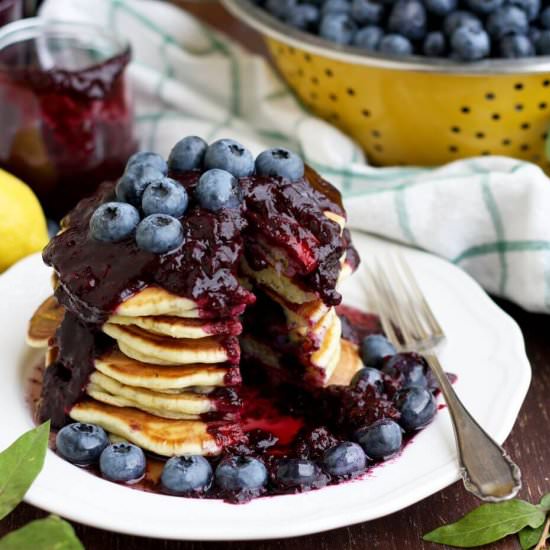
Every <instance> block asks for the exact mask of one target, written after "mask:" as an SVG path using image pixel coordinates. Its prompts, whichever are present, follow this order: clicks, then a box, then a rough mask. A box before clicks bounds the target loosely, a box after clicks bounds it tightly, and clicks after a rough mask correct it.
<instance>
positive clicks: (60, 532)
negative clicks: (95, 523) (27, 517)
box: [0, 516, 84, 550]
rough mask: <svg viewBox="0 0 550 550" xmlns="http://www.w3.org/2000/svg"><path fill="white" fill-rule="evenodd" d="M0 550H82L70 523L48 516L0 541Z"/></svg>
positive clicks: (32, 522) (82, 547)
mask: <svg viewBox="0 0 550 550" xmlns="http://www.w3.org/2000/svg"><path fill="white" fill-rule="evenodd" d="M0 550H84V546H82V543H81V542H80V541H79V540H78V538H77V536H76V535H75V532H74V529H73V528H72V527H71V525H70V523H67V522H66V521H64V520H62V519H61V518H58V517H57V516H49V517H47V518H45V519H37V520H35V521H31V522H30V523H28V524H27V525H25V526H24V527H21V529H18V530H17V531H13V533H9V534H8V535H6V536H5V537H4V538H3V539H0Z"/></svg>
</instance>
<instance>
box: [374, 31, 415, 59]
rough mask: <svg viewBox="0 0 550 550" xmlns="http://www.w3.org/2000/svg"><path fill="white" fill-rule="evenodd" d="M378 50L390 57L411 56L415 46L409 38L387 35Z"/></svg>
mask: <svg viewBox="0 0 550 550" xmlns="http://www.w3.org/2000/svg"><path fill="white" fill-rule="evenodd" d="M378 50H379V51H380V52H381V53H385V54H389V55H411V54H412V53H413V46H412V44H411V41H410V40H409V39H408V38H405V37H404V36H401V35H400V34H386V36H384V37H382V40H380V44H379V45H378Z"/></svg>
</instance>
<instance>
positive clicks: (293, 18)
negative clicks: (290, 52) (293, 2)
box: [284, 4, 321, 31]
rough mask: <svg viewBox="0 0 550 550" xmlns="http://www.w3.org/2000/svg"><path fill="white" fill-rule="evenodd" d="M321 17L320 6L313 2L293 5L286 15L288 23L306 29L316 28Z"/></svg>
mask: <svg viewBox="0 0 550 550" xmlns="http://www.w3.org/2000/svg"><path fill="white" fill-rule="evenodd" d="M320 18H321V13H320V12H319V8H318V7H317V6H314V5H313V4H299V5H297V6H292V7H291V8H290V9H289V10H288V12H287V13H286V14H285V16H284V20H285V22H286V23H288V24H289V25H292V26H293V27H296V28H297V29H301V30H304V31H311V30H314V29H316V28H317V25H318V24H319V19H320Z"/></svg>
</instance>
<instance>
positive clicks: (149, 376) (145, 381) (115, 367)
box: [94, 350, 240, 391]
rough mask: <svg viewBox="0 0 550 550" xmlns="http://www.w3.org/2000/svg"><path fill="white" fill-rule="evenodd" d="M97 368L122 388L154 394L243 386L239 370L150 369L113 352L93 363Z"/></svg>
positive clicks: (203, 367) (207, 367) (199, 367)
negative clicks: (138, 388) (141, 389)
mask: <svg viewBox="0 0 550 550" xmlns="http://www.w3.org/2000/svg"><path fill="white" fill-rule="evenodd" d="M94 366H95V368H96V369H97V370H98V371H100V372H102V373H103V374H105V375H107V376H109V377H110V378H113V379H114V380H117V381H118V382H120V383H121V384H126V385H128V386H137V387H142V388H148V389H150V390H155V391H169V390H182V389H185V388H191V387H199V386H208V387H224V386H234V385H238V384H239V383H240V376H239V375H238V370H237V369H236V368H230V367H229V366H214V365H201V364H191V365H184V366H181V365H178V366H166V365H151V364H147V363H142V362H140V361H136V360H135V359H131V358H129V357H127V356H126V355H124V354H123V353H121V352H120V351H119V350H111V351H109V352H107V353H105V354H103V355H101V356H100V357H96V359H95V361H94Z"/></svg>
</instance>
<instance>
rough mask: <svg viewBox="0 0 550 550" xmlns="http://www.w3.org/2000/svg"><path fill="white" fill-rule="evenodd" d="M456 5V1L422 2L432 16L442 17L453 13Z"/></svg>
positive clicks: (432, 0) (425, 0)
mask: <svg viewBox="0 0 550 550" xmlns="http://www.w3.org/2000/svg"><path fill="white" fill-rule="evenodd" d="M457 4H458V0H424V5H425V6H426V9H427V10H428V11H429V12H430V13H433V14H434V15H439V16H440V17H443V16H444V15H447V14H449V13H451V12H452V11H454V10H455V9H456V6H457Z"/></svg>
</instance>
